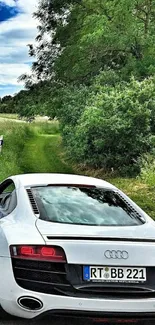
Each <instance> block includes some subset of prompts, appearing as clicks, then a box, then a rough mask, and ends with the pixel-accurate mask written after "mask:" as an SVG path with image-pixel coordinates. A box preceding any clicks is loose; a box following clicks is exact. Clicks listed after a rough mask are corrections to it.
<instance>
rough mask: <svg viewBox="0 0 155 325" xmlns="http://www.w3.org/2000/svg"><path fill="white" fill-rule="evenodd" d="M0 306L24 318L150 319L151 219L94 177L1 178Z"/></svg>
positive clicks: (153, 310)
mask: <svg viewBox="0 0 155 325" xmlns="http://www.w3.org/2000/svg"><path fill="white" fill-rule="evenodd" d="M0 306H1V309H2V310H4V311H5V312H7V313H9V314H11V315H14V316H19V317H22V318H28V319H32V318H35V317H38V316H41V315H45V314H53V315H55V314H60V315H64V314H69V315H79V316H88V317H91V318H94V319H95V318H96V319H100V318H101V319H102V320H105V321H110V320H112V319H113V320H116V321H118V322H119V321H120V320H122V321H123V320H126V319H128V320H129V321H132V320H134V321H135V320H140V319H141V320H144V319H147V318H150V319H153V318H154V316H155V222H154V221H153V220H152V219H151V218H150V217H149V216H148V215H147V214H146V213H145V212H144V211H142V209H141V208H140V207H138V206H137V205H136V204H135V203H134V202H133V201H132V200H131V199H129V198H128V197H127V196H126V195H125V194H124V193H122V191H120V190H119V189H118V188H116V187H115V186H113V185H111V184H109V183H107V182H105V181H103V180H100V179H95V178H91V177H85V176H77V175H62V174H27V175H17V176H12V177H9V178H8V179H6V180H4V181H3V182H2V183H1V184H0Z"/></svg>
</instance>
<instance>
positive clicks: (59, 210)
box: [32, 186, 144, 226]
mask: <svg viewBox="0 0 155 325" xmlns="http://www.w3.org/2000/svg"><path fill="white" fill-rule="evenodd" d="M32 192H33V195H34V197H35V200H36V202H37V205H38V208H39V211H40V218H41V219H43V220H46V221H50V222H57V223H63V224H74V225H88V226H136V225H141V224H142V223H144V222H143V220H142V218H141V216H140V215H139V213H138V212H137V211H136V210H135V209H134V208H132V207H131V205H129V204H128V203H127V201H126V200H124V199H123V198H122V197H121V196H120V195H119V194H118V193H117V192H114V191H111V190H105V189H101V188H95V187H71V186H47V187H37V188H33V189H32Z"/></svg>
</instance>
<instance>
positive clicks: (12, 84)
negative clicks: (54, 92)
mask: <svg viewBox="0 0 155 325" xmlns="http://www.w3.org/2000/svg"><path fill="white" fill-rule="evenodd" d="M37 2H38V0H4V1H0V97H3V96H5V95H9V94H10V95H13V94H15V93H17V92H18V91H19V90H20V89H22V88H23V85H22V84H19V83H18V81H17V79H18V77H19V76H20V75H21V74H23V73H29V71H30V67H31V63H32V59H31V58H30V57H29V56H28V47H27V44H29V43H34V39H35V37H36V34H37V28H36V27H37V22H36V20H35V19H34V18H33V17H32V13H33V12H34V11H35V10H36V8H37Z"/></svg>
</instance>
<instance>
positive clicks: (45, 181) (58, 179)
mask: <svg viewBox="0 0 155 325" xmlns="http://www.w3.org/2000/svg"><path fill="white" fill-rule="evenodd" d="M9 179H12V180H13V181H14V183H15V185H16V187H22V186H23V187H31V186H39V185H52V184H61V185H63V184H65V185H66V184H67V185H75V184H76V185H95V186H101V187H105V188H111V189H114V188H115V187H114V186H113V185H112V184H110V183H108V182H106V181H104V180H101V179H98V178H94V177H88V176H82V175H74V174H54V173H49V174H44V173H42V174H23V175H16V176H12V177H9Z"/></svg>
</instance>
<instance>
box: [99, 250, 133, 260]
mask: <svg viewBox="0 0 155 325" xmlns="http://www.w3.org/2000/svg"><path fill="white" fill-rule="evenodd" d="M104 256H105V257H106V258H108V259H111V258H113V259H114V260H117V259H119V260H120V259H123V260H127V258H128V257H129V253H128V252H127V251H115V250H112V251H110V250H107V251H105V253H104Z"/></svg>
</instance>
